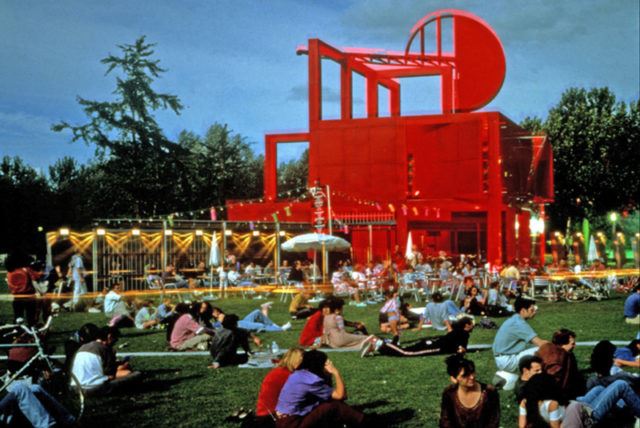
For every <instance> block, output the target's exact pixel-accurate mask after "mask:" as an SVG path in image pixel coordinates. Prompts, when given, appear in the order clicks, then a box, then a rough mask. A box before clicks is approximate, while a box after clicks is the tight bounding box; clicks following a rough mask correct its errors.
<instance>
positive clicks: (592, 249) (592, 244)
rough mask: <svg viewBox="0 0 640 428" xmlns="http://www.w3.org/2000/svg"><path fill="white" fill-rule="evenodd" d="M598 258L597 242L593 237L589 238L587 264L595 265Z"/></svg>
mask: <svg viewBox="0 0 640 428" xmlns="http://www.w3.org/2000/svg"><path fill="white" fill-rule="evenodd" d="M597 258H598V251H597V250H596V240H595V239H594V238H593V235H591V236H590V237H589V253H588V254H587V262H589V263H593V261H594V260H595V259H597Z"/></svg>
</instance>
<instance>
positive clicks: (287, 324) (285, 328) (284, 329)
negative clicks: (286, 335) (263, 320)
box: [282, 322, 291, 331]
mask: <svg viewBox="0 0 640 428" xmlns="http://www.w3.org/2000/svg"><path fill="white" fill-rule="evenodd" d="M290 329H291V322H287V323H286V324H285V325H283V326H282V331H287V330H290Z"/></svg>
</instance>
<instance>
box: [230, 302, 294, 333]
mask: <svg viewBox="0 0 640 428" xmlns="http://www.w3.org/2000/svg"><path fill="white" fill-rule="evenodd" d="M272 306H273V303H272V302H266V303H263V304H262V305H260V309H256V310H254V311H251V312H250V313H249V314H248V315H247V316H246V317H244V318H243V319H242V320H240V321H239V323H238V325H239V326H240V327H241V328H244V329H246V330H249V331H254V332H257V333H259V332H261V331H271V332H276V331H287V330H289V329H290V328H291V323H290V322H288V323H286V324H284V325H282V326H279V325H278V324H276V323H274V322H273V321H272V320H271V318H269V310H271V307H272Z"/></svg>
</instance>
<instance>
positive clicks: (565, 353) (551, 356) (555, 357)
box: [536, 328, 586, 400]
mask: <svg viewBox="0 0 640 428" xmlns="http://www.w3.org/2000/svg"><path fill="white" fill-rule="evenodd" d="M575 347H576V334H575V333H574V332H573V331H571V330H568V329H566V328H561V329H560V330H558V331H556V332H555V333H553V337H552V339H551V342H547V343H545V344H543V345H542V346H540V348H539V349H538V352H536V355H538V356H539V357H540V358H542V361H543V367H544V372H545V373H547V374H548V375H551V376H553V378H554V379H555V380H556V383H557V384H558V387H559V388H560V389H561V390H562V393H563V394H564V397H565V398H566V399H570V400H572V399H575V398H576V397H577V396H578V395H582V394H584V392H585V388H586V383H585V380H584V378H583V377H582V375H581V374H580V372H579V371H578V362H577V361H576V357H575V355H573V349H574V348H575Z"/></svg>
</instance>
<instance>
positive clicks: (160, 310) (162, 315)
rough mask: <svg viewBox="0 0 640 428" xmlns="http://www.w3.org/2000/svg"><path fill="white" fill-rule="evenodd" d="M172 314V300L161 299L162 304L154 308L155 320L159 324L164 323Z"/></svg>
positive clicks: (168, 298) (167, 298)
mask: <svg viewBox="0 0 640 428" xmlns="http://www.w3.org/2000/svg"><path fill="white" fill-rule="evenodd" d="M172 314H173V300H171V298H170V297H165V298H163V299H162V303H160V305H158V307H157V308H156V318H157V319H158V321H159V322H160V323H161V324H164V323H165V320H166V319H167V317H169V316H170V315H172Z"/></svg>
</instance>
